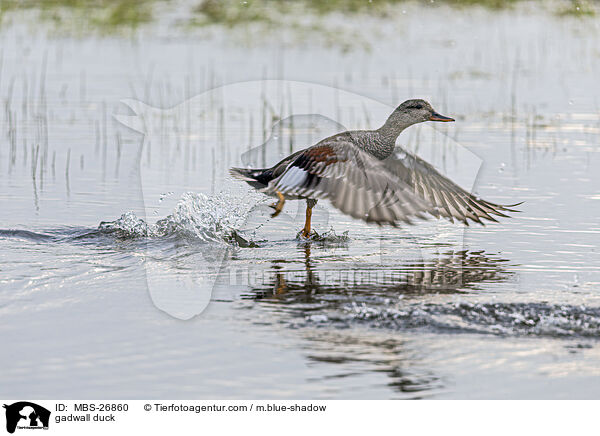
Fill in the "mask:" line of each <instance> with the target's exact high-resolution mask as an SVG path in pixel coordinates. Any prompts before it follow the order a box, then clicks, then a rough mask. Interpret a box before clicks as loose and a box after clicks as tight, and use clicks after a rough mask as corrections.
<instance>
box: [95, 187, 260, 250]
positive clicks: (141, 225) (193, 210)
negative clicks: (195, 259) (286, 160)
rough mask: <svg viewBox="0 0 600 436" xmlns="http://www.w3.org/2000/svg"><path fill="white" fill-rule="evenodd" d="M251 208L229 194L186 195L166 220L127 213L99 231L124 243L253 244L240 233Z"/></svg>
mask: <svg viewBox="0 0 600 436" xmlns="http://www.w3.org/2000/svg"><path fill="white" fill-rule="evenodd" d="M249 209H250V206H249V205H248V202H247V199H246V200H243V199H238V198H233V197H232V196H231V195H229V194H224V193H221V194H218V195H214V196H208V195H205V194H201V193H200V194H197V193H192V192H188V193H185V194H183V196H182V197H181V200H180V201H179V202H178V203H177V205H176V206H175V209H174V210H173V212H172V213H171V214H169V215H168V216H167V217H165V218H162V219H160V220H158V221H157V222H156V223H154V224H151V223H148V222H147V221H145V220H144V219H142V218H140V217H138V216H137V215H136V214H135V213H134V212H126V213H124V214H123V215H121V217H120V218H118V219H117V220H115V221H105V222H101V223H100V225H99V226H98V230H100V231H101V232H104V233H110V234H113V235H115V236H117V237H119V238H122V239H137V238H165V237H172V236H175V237H180V238H184V239H187V240H192V241H199V242H212V243H228V244H237V245H240V246H244V245H245V244H246V245H251V243H252V241H250V240H249V239H247V238H246V237H245V236H244V235H243V234H241V232H240V230H239V229H240V227H242V226H243V224H244V222H245V217H246V216H247V214H248V211H249Z"/></svg>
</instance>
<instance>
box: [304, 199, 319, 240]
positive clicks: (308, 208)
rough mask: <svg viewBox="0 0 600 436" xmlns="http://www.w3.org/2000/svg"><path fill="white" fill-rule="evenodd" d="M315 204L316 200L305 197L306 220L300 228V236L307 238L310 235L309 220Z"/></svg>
mask: <svg viewBox="0 0 600 436" xmlns="http://www.w3.org/2000/svg"><path fill="white" fill-rule="evenodd" d="M315 204H317V200H313V199H310V198H307V199H306V221H305V222H304V228H303V229H302V236H303V237H305V238H308V235H310V220H311V218H312V209H313V207H315Z"/></svg>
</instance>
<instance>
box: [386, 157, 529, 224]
mask: <svg viewBox="0 0 600 436" xmlns="http://www.w3.org/2000/svg"><path fill="white" fill-rule="evenodd" d="M383 164H384V165H385V167H386V168H387V169H388V171H390V172H391V173H393V174H394V175H396V176H397V177H398V178H399V179H401V180H402V181H403V182H404V183H406V184H407V185H409V186H411V188H412V191H413V192H414V193H415V194H416V195H418V196H419V197H420V198H422V199H423V200H425V201H426V202H428V203H429V204H431V205H433V209H432V210H430V211H429V212H430V213H431V214H432V215H434V216H436V217H438V218H439V217H440V216H443V217H445V218H448V219H449V220H450V221H452V222H454V219H457V220H459V221H462V222H463V223H464V224H467V225H468V224H469V221H468V220H469V219H470V220H472V221H474V222H477V223H479V224H482V225H483V224H484V223H483V222H482V219H486V220H489V221H496V219H495V218H494V217H493V215H496V216H501V217H506V216H507V215H505V214H504V213H503V212H518V211H516V210H513V209H510V208H511V207H514V206H518V205H519V204H521V203H517V204H513V205H500V204H495V203H491V202H489V201H485V200H483V199H481V198H478V197H475V196H474V195H472V194H470V193H469V192H467V191H465V190H464V189H462V188H461V187H460V186H458V185H457V184H456V183H454V182H453V181H452V180H450V179H448V178H447V177H445V176H443V175H442V174H440V173H439V172H438V171H437V170H436V169H435V168H434V167H433V166H432V165H431V164H429V163H427V162H425V161H424V160H423V159H421V158H420V157H418V156H415V155H413V154H411V153H408V152H407V151H405V150H403V149H402V148H400V147H397V148H396V151H395V152H394V153H392V154H391V155H390V156H389V157H388V158H387V159H385V160H384V161H383Z"/></svg>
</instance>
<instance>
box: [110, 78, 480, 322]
mask: <svg viewBox="0 0 600 436" xmlns="http://www.w3.org/2000/svg"><path fill="white" fill-rule="evenodd" d="M122 102H123V104H124V105H126V106H127V107H128V108H129V109H130V112H129V114H123V113H119V114H116V115H115V118H116V120H118V121H119V122H121V123H122V124H124V125H125V126H128V127H130V128H131V129H133V130H135V131H137V132H140V133H142V134H143V135H144V136H143V141H142V144H141V145H140V150H139V152H138V161H139V172H140V178H141V184H142V192H143V200H144V207H145V214H146V215H145V217H144V219H145V220H146V221H145V224H144V225H147V226H148V227H145V228H144V229H145V232H144V234H145V235H159V236H161V235H163V236H164V235H171V234H172V233H173V232H178V235H182V234H183V235H184V236H185V237H186V238H187V237H191V238H193V239H194V240H195V241H199V242H200V243H201V244H204V245H202V248H201V249H198V250H197V251H195V252H194V253H193V254H192V255H191V256H190V255H189V253H183V249H182V258H181V259H178V261H177V263H176V262H173V261H172V260H171V259H173V258H177V256H176V255H175V256H169V257H168V258H163V257H161V255H160V253H158V254H157V253H156V252H155V251H154V245H153V244H151V243H148V244H147V250H146V251H147V252H146V253H145V255H144V257H143V262H144V264H143V265H144V269H145V274H146V281H147V286H148V291H149V294H150V296H151V299H152V301H153V303H154V304H155V305H156V307H158V308H159V309H161V310H163V311H165V312H166V313H168V314H169V315H171V316H173V317H175V318H179V319H190V318H192V317H194V316H196V315H198V314H200V313H202V312H203V311H204V310H205V309H206V307H207V306H208V304H209V302H210V301H211V298H212V294H213V291H214V290H215V289H216V288H219V286H220V287H221V288H222V289H227V288H230V289H231V288H232V286H231V285H233V284H234V283H230V281H231V278H232V277H234V278H236V280H237V283H240V282H241V283H247V282H251V283H252V282H256V281H257V280H258V281H264V280H266V281H269V280H271V279H270V278H269V277H268V275H264V274H262V273H261V272H260V271H254V270H252V269H249V270H247V271H246V270H243V268H242V269H240V268H238V267H237V265H236V264H235V262H234V261H232V259H231V253H232V251H234V250H236V249H238V248H248V249H252V248H253V247H257V246H259V245H260V243H261V241H265V240H266V241H272V240H274V239H277V238H279V239H285V238H287V239H288V241H289V239H290V238H293V236H294V235H295V234H297V233H298V231H299V230H301V229H302V223H303V222H304V214H305V212H304V201H299V202H296V203H297V204H298V205H296V204H294V203H291V204H289V205H288V206H287V207H286V209H284V210H283V211H282V213H281V215H279V216H278V217H276V218H275V217H273V218H272V217H271V214H272V212H273V210H271V209H270V208H269V207H268V204H269V203H271V202H272V199H269V198H268V197H266V196H264V195H261V194H260V193H257V192H254V191H252V190H248V189H247V188H246V187H245V186H243V185H242V184H240V183H239V181H236V180H234V179H233V178H232V177H231V176H230V175H229V168H231V167H235V166H237V167H240V166H243V167H246V168H248V167H251V168H257V167H258V168H266V167H268V166H269V165H273V164H274V163H276V162H279V161H281V159H283V158H284V157H286V156H289V155H291V154H293V153H295V152H298V151H299V150H302V149H306V148H308V147H310V146H311V145H314V144H315V143H317V142H319V141H320V140H321V139H323V138H326V137H328V136H331V135H334V134H336V133H340V132H343V131H345V130H354V129H358V130H360V129H366V130H369V129H373V128H375V127H377V126H378V125H380V124H381V123H383V122H384V121H385V120H386V118H387V117H388V116H389V114H390V113H392V112H393V111H394V108H395V106H389V105H386V104H383V103H381V102H379V101H376V100H373V99H371V98H368V97H365V96H363V95H359V94H355V93H352V92H348V91H344V90H341V89H338V88H335V87H330V86H324V85H318V84H314V83H306V82H297V81H288V80H258V81H249V82H241V83H233V84H229V85H225V86H222V87H218V88H215V89H211V90H209V91H206V92H205V93H202V94H200V95H197V96H195V97H192V98H189V99H187V100H185V101H184V102H182V103H180V104H178V105H176V106H174V107H171V108H157V107H153V106H151V105H149V104H146V103H143V102H141V101H136V100H123V101H122ZM398 103H399V102H398ZM132 113H133V114H132ZM421 137H422V140H421V139H420V138H421ZM397 145H402V147H404V148H405V149H407V150H410V151H411V152H417V151H418V155H419V156H421V157H423V158H424V159H426V160H427V161H428V162H431V163H432V164H433V165H435V166H436V168H437V169H438V170H439V171H440V172H441V173H442V174H443V175H445V176H448V177H449V178H450V179H452V180H455V181H456V182H458V183H459V184H460V185H461V186H463V187H466V188H469V187H473V186H474V183H475V181H476V177H477V174H478V171H479V169H480V167H481V159H480V158H479V157H477V156H476V155H475V154H473V153H472V152H471V151H469V150H468V149H466V148H465V147H462V146H461V145H460V144H458V143H456V142H455V141H453V140H452V139H451V138H449V137H448V135H446V134H445V131H444V130H443V129H440V128H434V127H432V126H431V125H427V124H422V125H418V126H415V127H414V128H411V129H410V131H408V132H407V133H406V134H404V135H403V136H401V137H400V138H399V140H398V144H397ZM417 149H418V150H417ZM440 150H444V153H442V152H440ZM446 152H447V155H450V156H452V159H446ZM399 153H402V152H401V151H399ZM399 159H402V156H399ZM456 162H460V168H459V166H458V165H457V164H456ZM165 168H167V169H168V170H165ZM164 174H168V179H164V178H163V177H166V176H164ZM166 185H168V186H176V187H177V192H172V189H171V190H169V192H165V191H166V189H165V186H166ZM383 200H385V199H382V201H383ZM334 216H335V219H331V218H332V217H334ZM339 216H340V214H339V212H338V211H337V210H335V208H332V207H329V205H328V202H327V201H319V202H318V204H317V205H316V206H315V208H314V212H313V217H312V220H313V223H314V227H315V230H317V229H318V232H321V233H323V232H329V230H332V232H333V226H334V225H335V224H336V223H337V222H338V221H339V218H338V217H339ZM152 217H156V219H157V222H156V224H153V223H150V222H148V219H151V218H152ZM164 217H167V218H164ZM146 223H147V224H146ZM361 225H363V226H365V227H368V224H364V223H361ZM449 226H450V224H448V223H443V222H433V221H429V222H427V223H423V222H419V225H418V226H409V225H401V226H399V227H398V228H396V229H394V232H395V235H396V236H397V237H398V238H395V239H390V238H384V237H381V238H380V241H381V246H380V247H378V248H376V250H378V251H379V253H378V255H379V258H380V261H381V264H386V262H388V263H389V262H391V257H390V255H393V254H394V253H395V252H396V251H397V244H398V243H399V242H398V241H399V240H400V239H401V240H402V241H407V242H406V243H403V249H404V250H412V252H411V253H409V254H410V257H411V259H416V260H415V265H416V264H419V263H422V261H423V260H424V255H423V253H422V246H421V244H420V243H419V241H422V240H427V239H429V241H428V242H434V243H435V244H443V243H445V242H448V241H446V240H445V239H444V238H446V239H448V240H449V241H450V240H451V242H452V244H453V246H457V245H458V246H460V245H461V244H462V242H463V241H462V240H463V239H464V235H463V231H464V230H463V229H461V228H458V226H457V228H455V229H454V230H448V228H449ZM335 231H337V232H338V233H342V234H343V233H344V231H345V230H344V229H343V228H341V227H340V228H339V229H335ZM370 231H372V230H370ZM333 233H334V235H335V236H337V239H335V238H334V239H335V240H334V242H333V243H345V241H351V239H349V238H345V239H344V237H339V235H337V234H336V233H335V232H333ZM431 238H435V240H434V241H432V240H431ZM408 241H410V243H409V242H408ZM329 242H330V243H331V241H329ZM326 243H327V242H326ZM175 250H178V248H177V247H175ZM308 252H310V250H308ZM170 254H172V253H170ZM183 254H185V256H183ZM374 254H377V253H374ZM307 257H308V258H307V264H310V259H309V258H310V254H307ZM192 258H193V262H192V260H191V259H192ZM183 262H187V264H186V263H183ZM173 271H174V272H175V273H173V274H171V273H170V272H173ZM436 271H437V269H436ZM306 273H307V274H308V275H312V272H311V271H308V270H307V271H306ZM249 274H252V275H253V276H252V277H246V278H244V277H243V276H244V275H246V276H248V275H249ZM318 279H319V282H320V283H323V284H325V285H326V284H327V283H328V282H329V281H330V279H331V280H333V281H334V282H335V283H346V282H347V281H348V280H350V281H351V282H354V281H356V280H358V281H363V279H362V278H359V279H357V278H355V277H354V276H351V278H350V279H348V278H347V277H346V276H344V277H328V276H324V277H323V276H319V277H318ZM455 279H456V280H458V281H460V279H461V276H460V274H459V275H458V276H457V277H455ZM377 280H379V281H384V282H388V281H390V280H392V281H397V280H400V282H401V283H405V282H408V283H414V282H416V281H417V282H418V281H422V280H420V278H419V275H418V274H417V275H413V274H410V275H408V276H407V275H403V276H401V277H400V278H399V279H398V278H392V279H389V278H388V277H381V278H379V277H378V278H377ZM437 281H438V279H437V278H436V277H434V279H433V280H432V283H436V282H437ZM424 282H425V283H428V282H429V280H425V281H424ZM226 292H232V291H231V290H229V291H226Z"/></svg>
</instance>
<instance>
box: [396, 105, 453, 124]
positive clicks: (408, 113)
mask: <svg viewBox="0 0 600 436" xmlns="http://www.w3.org/2000/svg"><path fill="white" fill-rule="evenodd" d="M390 119H392V121H394V122H395V123H398V124H406V125H407V127H408V125H412V124H416V123H422V122H424V121H441V122H450V121H454V118H450V117H446V116H444V115H440V114H439V113H438V112H437V111H435V110H434V109H433V107H431V104H429V102H427V101H425V100H421V99H414V100H406V101H405V102H404V103H402V104H401V105H400V106H398V107H397V108H396V110H395V111H394V112H393V113H392V115H391V116H390Z"/></svg>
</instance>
